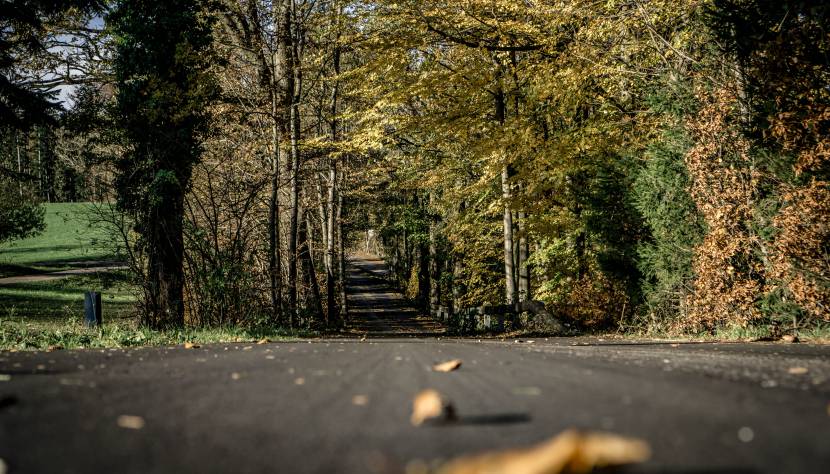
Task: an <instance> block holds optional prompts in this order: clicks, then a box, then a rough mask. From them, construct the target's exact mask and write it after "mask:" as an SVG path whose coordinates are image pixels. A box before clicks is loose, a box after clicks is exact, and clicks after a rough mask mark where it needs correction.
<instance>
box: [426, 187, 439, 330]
mask: <svg viewBox="0 0 830 474" xmlns="http://www.w3.org/2000/svg"><path fill="white" fill-rule="evenodd" d="M429 201H430V204H432V203H433V202H434V197H433V195H432V194H430V196H429ZM440 278H441V272H440V267H439V264H438V223H437V222H436V220H435V219H431V220H430V224H429V309H430V312H431V313H433V314H434V313H435V312H436V311H438V307H439V306H441V281H440Z"/></svg>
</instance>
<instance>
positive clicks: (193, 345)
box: [184, 342, 202, 349]
mask: <svg viewBox="0 0 830 474" xmlns="http://www.w3.org/2000/svg"><path fill="white" fill-rule="evenodd" d="M200 347H202V346H200V345H199V344H196V343H195V342H185V343H184V348H185V349H198V348H200Z"/></svg>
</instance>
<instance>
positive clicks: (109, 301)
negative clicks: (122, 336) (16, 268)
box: [0, 271, 137, 322]
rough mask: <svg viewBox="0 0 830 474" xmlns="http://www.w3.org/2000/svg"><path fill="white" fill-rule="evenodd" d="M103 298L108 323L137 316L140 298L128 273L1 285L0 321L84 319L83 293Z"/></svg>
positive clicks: (114, 272) (116, 272) (119, 272)
mask: <svg viewBox="0 0 830 474" xmlns="http://www.w3.org/2000/svg"><path fill="white" fill-rule="evenodd" d="M90 290H95V291H99V292H101V294H102V298H101V300H102V301H101V303H102V313H103V315H104V318H106V319H107V320H110V319H112V320H120V319H124V318H129V317H132V316H134V311H135V304H136V301H137V294H136V289H135V286H134V285H133V283H132V281H131V280H130V276H129V274H128V273H127V272H126V271H113V272H105V273H97V274H87V275H74V276H70V277H65V278H60V279H55V280H46V281H35V282H23V283H13V284H6V285H0V318H3V319H24V320H26V321H29V322H32V321H47V320H55V321H60V320H66V319H71V318H79V319H80V318H82V317H83V311H84V292H86V291H90Z"/></svg>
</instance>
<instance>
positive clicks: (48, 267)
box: [0, 203, 114, 276]
mask: <svg viewBox="0 0 830 474" xmlns="http://www.w3.org/2000/svg"><path fill="white" fill-rule="evenodd" d="M44 207H45V208H46V216H45V217H46V230H45V231H44V232H43V233H42V234H40V235H38V236H35V237H30V238H28V239H23V240H16V241H12V242H6V243H4V244H0V276H10V275H21V274H31V273H40V272H44V271H54V270H61V269H65V268H68V267H71V266H72V263H73V262H84V261H95V260H112V259H113V258H114V256H113V255H112V252H111V251H110V250H109V249H107V246H106V242H107V233H106V232H105V231H104V229H102V228H100V227H96V226H92V225H91V224H90V217H91V213H92V211H93V204H91V203H56V204H45V205H44Z"/></svg>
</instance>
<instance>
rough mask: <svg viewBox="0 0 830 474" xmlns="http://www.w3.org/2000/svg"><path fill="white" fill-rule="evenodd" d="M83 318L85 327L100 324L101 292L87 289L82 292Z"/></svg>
mask: <svg viewBox="0 0 830 474" xmlns="http://www.w3.org/2000/svg"><path fill="white" fill-rule="evenodd" d="M84 320H85V321H86V326H87V327H90V328H91V327H95V326H100V325H101V322H102V320H103V318H102V316H101V293H98V292H97V291H87V292H86V293H84Z"/></svg>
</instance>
